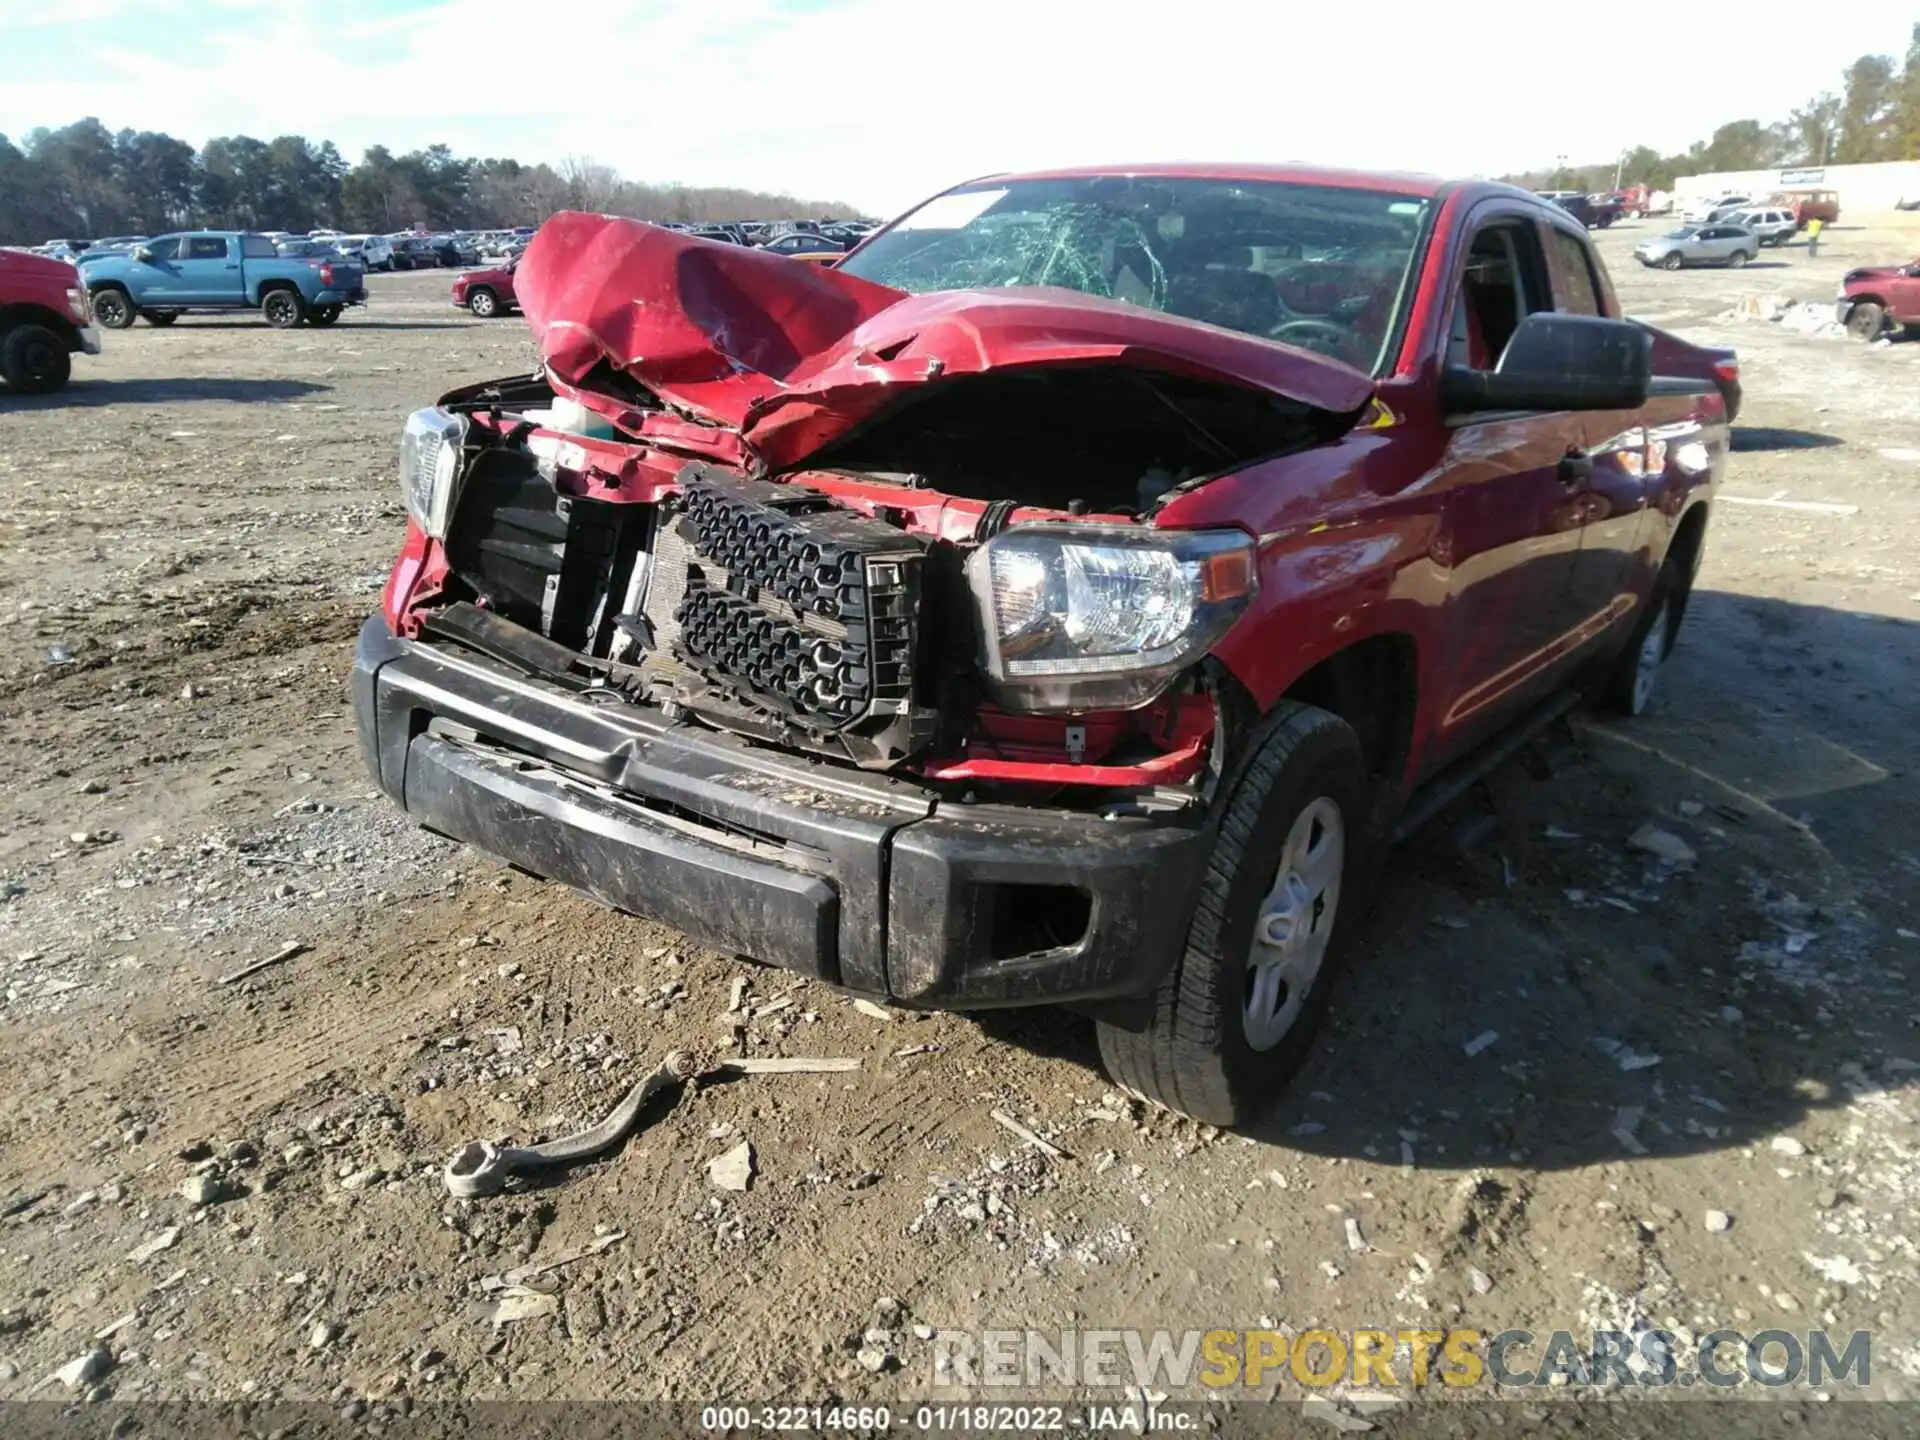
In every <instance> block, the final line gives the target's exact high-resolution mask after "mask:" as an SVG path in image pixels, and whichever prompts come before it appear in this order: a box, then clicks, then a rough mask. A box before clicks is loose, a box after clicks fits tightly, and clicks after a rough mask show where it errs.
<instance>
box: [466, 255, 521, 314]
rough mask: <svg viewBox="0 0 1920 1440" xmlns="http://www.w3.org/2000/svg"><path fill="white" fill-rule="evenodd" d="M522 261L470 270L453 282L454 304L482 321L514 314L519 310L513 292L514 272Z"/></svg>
mask: <svg viewBox="0 0 1920 1440" xmlns="http://www.w3.org/2000/svg"><path fill="white" fill-rule="evenodd" d="M518 265H519V262H518V261H515V262H513V263H512V264H509V265H503V266H501V267H500V268H499V269H498V270H468V271H466V272H465V273H464V274H462V275H461V276H460V278H459V279H458V280H455V281H454V282H453V303H454V304H455V305H457V306H459V307H460V308H461V309H462V310H471V311H472V312H473V313H474V314H475V315H477V316H479V317H480V318H481V319H482V320H491V319H493V318H494V317H495V316H497V315H511V314H513V313H514V312H515V310H517V309H518V302H517V301H516V300H515V299H514V295H513V272H514V270H515V269H516V268H517V267H518Z"/></svg>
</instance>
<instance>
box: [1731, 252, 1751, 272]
mask: <svg viewBox="0 0 1920 1440" xmlns="http://www.w3.org/2000/svg"><path fill="white" fill-rule="evenodd" d="M1753 258H1754V257H1753V256H1751V255H1749V254H1748V253H1747V252H1746V251H1744V250H1736V251H1734V252H1733V254H1731V255H1729V256H1728V257H1727V268H1728V269H1729V270H1738V269H1740V268H1741V267H1742V266H1744V265H1745V264H1746V263H1747V261H1749V260H1751V259H1753Z"/></svg>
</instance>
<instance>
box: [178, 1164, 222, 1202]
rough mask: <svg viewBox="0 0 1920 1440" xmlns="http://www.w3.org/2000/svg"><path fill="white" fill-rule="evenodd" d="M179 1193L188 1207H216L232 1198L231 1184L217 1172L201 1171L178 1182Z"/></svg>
mask: <svg viewBox="0 0 1920 1440" xmlns="http://www.w3.org/2000/svg"><path fill="white" fill-rule="evenodd" d="M180 1193H181V1195H183V1196H185V1197H186V1201H187V1203H188V1204H189V1205H218V1204H219V1203H220V1202H221V1201H222V1200H230V1199H232V1198H233V1196H234V1194H235V1191H234V1187H233V1183H232V1182H231V1181H230V1180H228V1179H227V1177H226V1176H224V1175H222V1174H221V1173H220V1172H219V1171H217V1170H202V1171H200V1172H199V1173H198V1174H195V1175H189V1176H188V1177H187V1178H186V1179H184V1180H182V1181H181V1182H180Z"/></svg>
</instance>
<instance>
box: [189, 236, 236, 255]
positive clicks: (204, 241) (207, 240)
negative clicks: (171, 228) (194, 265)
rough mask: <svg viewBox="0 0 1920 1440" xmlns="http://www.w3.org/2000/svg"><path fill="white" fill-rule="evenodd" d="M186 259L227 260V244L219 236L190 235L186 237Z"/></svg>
mask: <svg viewBox="0 0 1920 1440" xmlns="http://www.w3.org/2000/svg"><path fill="white" fill-rule="evenodd" d="M187 247H188V248H187V258H188V259H189V260H224V259H226V258H227V242H226V239H225V238H224V237H223V236H219V235H190V236H188V237H187Z"/></svg>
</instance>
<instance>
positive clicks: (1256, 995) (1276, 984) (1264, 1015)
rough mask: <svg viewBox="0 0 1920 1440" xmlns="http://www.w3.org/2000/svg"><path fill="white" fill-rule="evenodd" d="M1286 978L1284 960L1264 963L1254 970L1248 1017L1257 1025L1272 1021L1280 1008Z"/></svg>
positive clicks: (1248, 1003) (1248, 1002) (1248, 1000)
mask: <svg viewBox="0 0 1920 1440" xmlns="http://www.w3.org/2000/svg"><path fill="white" fill-rule="evenodd" d="M1286 978H1287V977H1286V964H1285V962H1284V961H1277V962H1275V963H1274V964H1272V965H1262V966H1260V967H1259V968H1257V969H1256V970H1255V971H1254V972H1253V994H1252V995H1251V996H1249V997H1248V999H1247V1018H1248V1019H1249V1020H1251V1021H1253V1023H1254V1024H1255V1025H1256V1026H1265V1025H1267V1024H1270V1023H1271V1022H1272V1020H1273V1016H1274V1012H1275V1011H1277V1010H1278V1009H1279V1008H1280V995H1281V992H1282V990H1283V989H1284V988H1285V986H1286Z"/></svg>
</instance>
